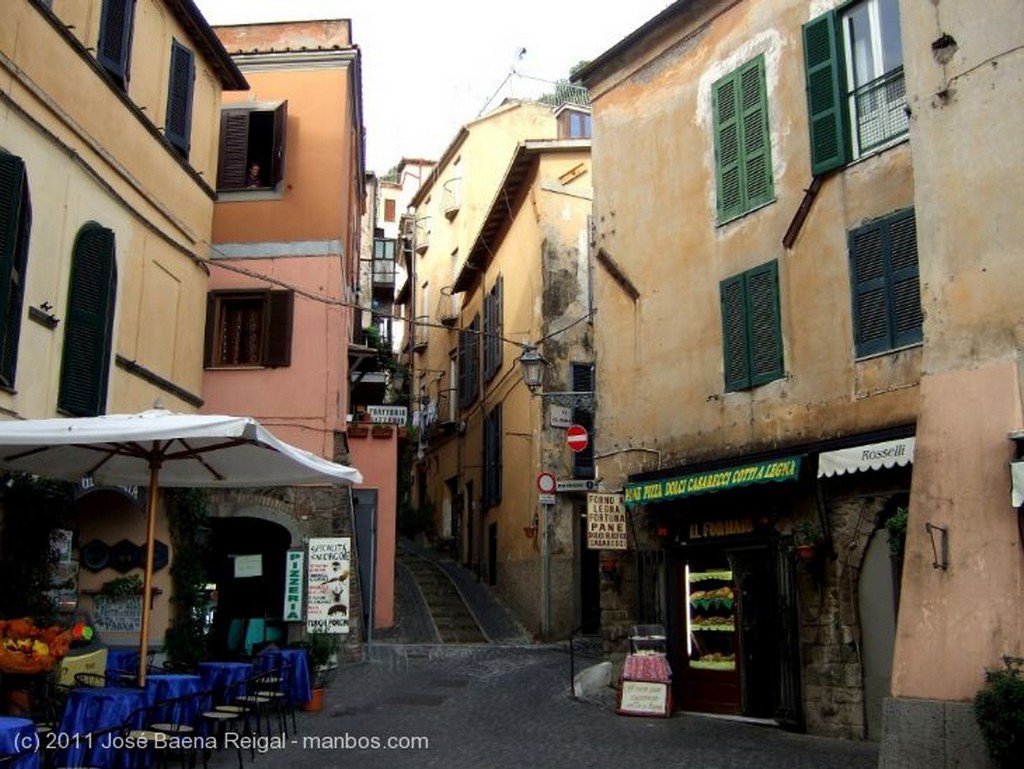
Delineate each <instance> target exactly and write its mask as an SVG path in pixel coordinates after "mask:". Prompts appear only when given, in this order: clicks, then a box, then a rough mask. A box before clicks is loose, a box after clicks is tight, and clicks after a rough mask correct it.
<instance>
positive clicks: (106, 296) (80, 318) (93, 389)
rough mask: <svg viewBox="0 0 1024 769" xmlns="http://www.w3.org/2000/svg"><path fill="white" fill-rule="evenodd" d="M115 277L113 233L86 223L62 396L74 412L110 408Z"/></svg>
mask: <svg viewBox="0 0 1024 769" xmlns="http://www.w3.org/2000/svg"><path fill="white" fill-rule="evenodd" d="M116 281H117V273H116V267H115V264H114V233H113V231H111V230H109V229H107V228H105V227H100V226H98V225H86V226H85V227H83V228H82V230H81V231H80V232H79V235H78V238H77V240H76V242H75V251H74V256H73V260H72V267H71V286H70V290H69V292H68V309H67V317H66V318H65V328H64V358H63V360H62V362H61V376H60V392H59V395H58V399H57V406H58V408H60V409H61V410H62V411H64V412H66V413H69V414H71V415H73V416H96V415H98V414H102V413H103V411H104V409H105V408H106V401H107V377H108V372H109V369H110V345H111V335H112V331H113V315H114V312H113V310H114V307H113V303H114V295H115V288H116Z"/></svg>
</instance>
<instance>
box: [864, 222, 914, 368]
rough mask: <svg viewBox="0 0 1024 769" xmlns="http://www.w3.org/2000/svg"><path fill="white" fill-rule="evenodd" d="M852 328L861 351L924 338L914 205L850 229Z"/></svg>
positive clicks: (885, 348)
mask: <svg viewBox="0 0 1024 769" xmlns="http://www.w3.org/2000/svg"><path fill="white" fill-rule="evenodd" d="M849 246H850V276H851V282H852V284H853V333H854V345H855V349H856V354H857V357H864V356H867V355H873V354H875V353H880V352H886V351H888V350H893V349H896V348H898V347H905V346H907V345H913V344H917V343H919V342H920V341H921V340H922V324H923V322H924V316H923V313H922V311H921V283H920V279H919V276H918V260H917V232H916V228H915V219H914V210H913V209H907V210H905V211H899V212H897V213H895V214H893V215H892V216H889V217H886V218H885V219H881V220H879V221H876V222H872V223H871V224H867V225H865V226H863V227H859V228H858V229H856V230H853V231H852V232H850V233H849Z"/></svg>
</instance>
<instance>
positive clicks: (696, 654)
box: [686, 569, 737, 671]
mask: <svg viewBox="0 0 1024 769" xmlns="http://www.w3.org/2000/svg"><path fill="white" fill-rule="evenodd" d="M687 584H688V593H689V595H688V600H687V612H686V631H687V633H686V635H687V655H688V657H689V664H690V667H691V668H692V669H695V670H721V671H735V670H736V651H737V644H736V595H735V592H734V587H733V576H732V571H731V570H724V569H723V570H709V571H694V572H690V571H689V570H687Z"/></svg>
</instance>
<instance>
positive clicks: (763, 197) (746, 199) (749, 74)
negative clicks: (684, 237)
mask: <svg viewBox="0 0 1024 769" xmlns="http://www.w3.org/2000/svg"><path fill="white" fill-rule="evenodd" d="M712 104H713V109H714V130H715V171H716V182H717V185H718V221H719V223H721V222H726V221H728V220H730V219H733V218H735V217H737V216H740V215H741V214H744V213H746V212H747V211H750V210H751V209H753V208H757V207H758V206H761V205H763V204H765V203H768V202H770V201H771V200H772V199H773V198H774V194H775V192H774V186H773V180H772V153H771V137H770V135H769V132H768V99H767V93H766V89H765V77H764V57H763V56H759V57H758V58H756V59H754V60H753V61H749V62H747V63H746V64H744V65H743V66H742V67H740V68H739V69H737V70H736V71H735V72H733V73H731V74H730V75H727V76H726V77H724V78H722V79H721V80H719V81H718V82H717V83H715V84H714V86H712Z"/></svg>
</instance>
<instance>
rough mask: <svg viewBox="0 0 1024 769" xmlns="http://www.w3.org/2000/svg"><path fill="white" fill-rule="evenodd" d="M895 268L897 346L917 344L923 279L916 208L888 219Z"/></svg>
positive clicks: (893, 317)
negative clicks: (919, 272) (920, 271)
mask: <svg viewBox="0 0 1024 769" xmlns="http://www.w3.org/2000/svg"><path fill="white" fill-rule="evenodd" d="M888 229H889V253H890V268H891V271H892V327H893V343H894V345H895V346H896V347H902V346H903V345H908V344H915V343H917V342H920V341H921V339H922V338H923V337H922V326H923V324H924V314H923V312H922V311H921V280H920V275H919V274H918V261H917V229H916V221H915V216H914V209H910V210H908V211H904V212H901V213H899V214H896V215H895V216H893V217H891V218H890V219H889V220H888Z"/></svg>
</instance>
